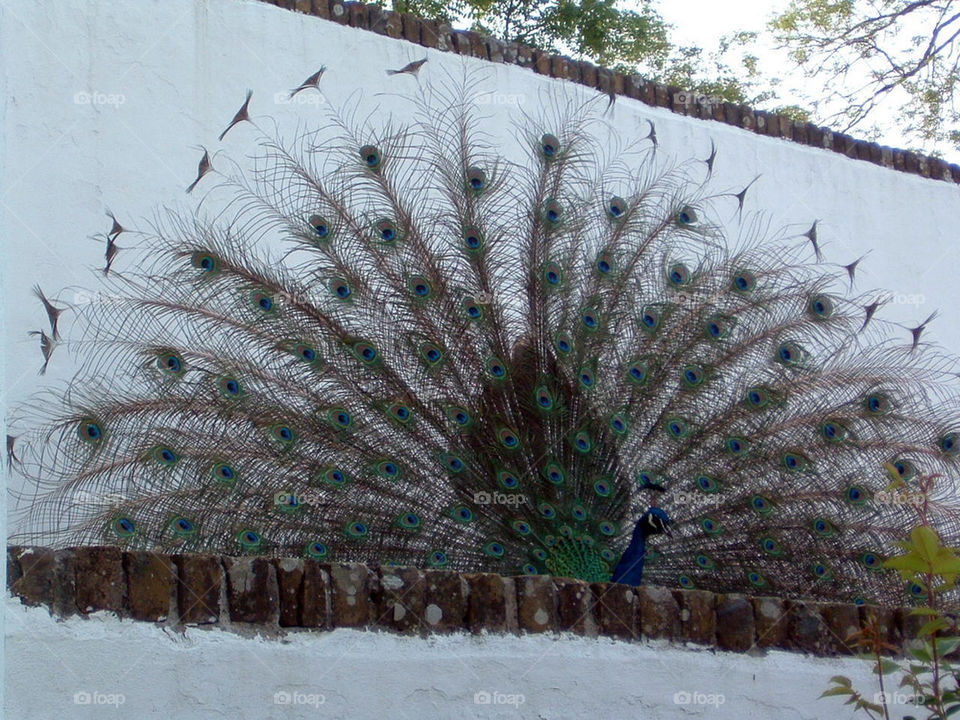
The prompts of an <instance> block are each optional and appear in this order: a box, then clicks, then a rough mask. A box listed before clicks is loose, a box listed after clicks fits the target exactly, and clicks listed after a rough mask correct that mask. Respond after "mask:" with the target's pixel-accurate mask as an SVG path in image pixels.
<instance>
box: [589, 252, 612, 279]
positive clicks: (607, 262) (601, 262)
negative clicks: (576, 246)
mask: <svg viewBox="0 0 960 720" xmlns="http://www.w3.org/2000/svg"><path fill="white" fill-rule="evenodd" d="M593 267H594V268H595V269H596V271H597V273H598V274H599V275H600V277H609V276H611V275H612V274H613V273H614V272H615V271H616V269H617V266H616V263H615V262H614V259H613V255H611V254H610V253H608V252H603V253H600V254H599V255H597V259H596V260H595V261H594V263H593Z"/></svg>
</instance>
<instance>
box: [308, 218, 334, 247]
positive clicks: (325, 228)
mask: <svg viewBox="0 0 960 720" xmlns="http://www.w3.org/2000/svg"><path fill="white" fill-rule="evenodd" d="M307 222H308V223H309V225H310V227H311V228H313V234H314V235H316V237H317V239H318V240H320V241H324V242H325V241H327V240H329V239H330V233H331V232H332V230H331V227H330V223H329V222H327V220H326V218H324V217H322V216H320V215H311V216H310V219H309V220H308V221H307Z"/></svg>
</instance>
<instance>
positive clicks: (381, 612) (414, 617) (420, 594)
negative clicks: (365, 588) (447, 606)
mask: <svg viewBox="0 0 960 720" xmlns="http://www.w3.org/2000/svg"><path fill="white" fill-rule="evenodd" d="M425 588H426V582H425V580H424V576H423V571H422V570H419V569H417V568H409V567H404V568H399V567H384V568H380V582H379V592H378V593H377V597H376V605H377V617H376V624H377V625H382V626H384V627H388V628H391V629H393V630H395V631H397V632H401V633H416V632H419V631H420V630H421V629H422V628H423V629H425V627H424V626H425V625H426V620H425V619H424V609H425V606H426V603H425V598H426V592H425Z"/></svg>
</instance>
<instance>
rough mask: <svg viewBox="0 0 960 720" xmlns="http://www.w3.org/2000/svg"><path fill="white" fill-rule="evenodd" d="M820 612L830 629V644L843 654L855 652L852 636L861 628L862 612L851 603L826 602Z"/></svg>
mask: <svg viewBox="0 0 960 720" xmlns="http://www.w3.org/2000/svg"><path fill="white" fill-rule="evenodd" d="M820 614H821V615H822V616H823V620H824V622H825V623H826V626H827V629H828V630H829V631H830V646H831V648H832V649H833V650H834V651H835V652H837V653H840V654H841V655H849V654H853V650H852V649H851V648H850V645H849V640H850V636H851V635H852V634H853V633H855V632H857V631H858V630H859V629H860V613H858V612H857V606H856V605H851V604H850V603H824V604H823V606H822V607H821V608H820Z"/></svg>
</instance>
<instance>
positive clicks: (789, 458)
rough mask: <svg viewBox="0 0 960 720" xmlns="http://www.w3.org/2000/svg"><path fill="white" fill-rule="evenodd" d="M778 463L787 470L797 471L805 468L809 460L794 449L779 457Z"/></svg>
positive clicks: (802, 470)
mask: <svg viewBox="0 0 960 720" xmlns="http://www.w3.org/2000/svg"><path fill="white" fill-rule="evenodd" d="M780 465H781V466H782V467H783V469H784V470H786V471H787V472H793V473H799V472H804V471H805V470H806V469H807V467H808V465H809V461H808V460H807V458H806V456H805V455H803V454H802V453H800V452H797V451H796V450H788V451H787V452H785V453H784V454H783V456H782V457H781V458H780Z"/></svg>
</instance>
